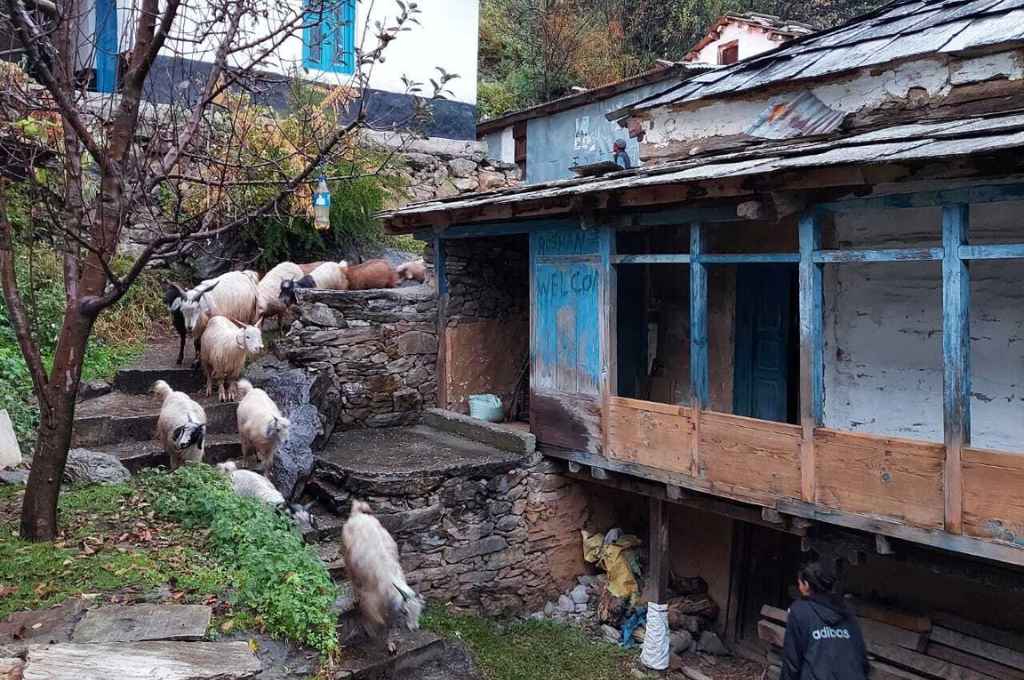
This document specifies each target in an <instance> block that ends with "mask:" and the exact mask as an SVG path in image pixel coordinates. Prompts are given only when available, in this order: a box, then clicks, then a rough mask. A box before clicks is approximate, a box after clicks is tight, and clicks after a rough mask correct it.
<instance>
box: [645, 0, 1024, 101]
mask: <svg viewBox="0 0 1024 680" xmlns="http://www.w3.org/2000/svg"><path fill="white" fill-rule="evenodd" d="M1002 43H1006V44H1009V45H1013V44H1014V43H1020V45H1024V0H908V1H906V2H897V3H894V4H890V5H886V6H885V7H883V8H881V9H879V10H876V11H875V12H872V13H869V14H866V15H864V16H862V17H860V18H858V19H855V20H853V21H851V22H849V23H847V24H845V25H843V26H839V27H837V28H834V29H832V30H829V31H824V32H821V33H816V34H814V35H809V36H806V37H802V38H798V39H796V40H793V41H791V42H788V43H786V44H784V45H783V46H782V47H780V48H778V49H776V50H772V51H771V52H766V53H765V54H762V55H758V56H756V57H753V58H751V59H744V60H743V61H740V62H737V63H736V64H734V65H732V66H729V67H726V68H722V69H719V70H718V71H715V72H714V73H713V74H704V75H705V76H710V77H708V78H704V77H698V78H694V79H693V80H691V81H690V82H689V83H687V86H686V87H682V88H674V89H672V90H668V91H665V92H662V93H660V94H658V95H655V96H653V97H649V98H648V99H646V100H643V101H640V102H638V103H637V104H636V105H635V106H634V108H633V110H635V111H642V110H649V109H652V108H657V107H660V106H665V105H669V104H677V103H683V102H691V101H696V100H699V99H704V98H708V97H715V96H721V95H725V94H736V93H739V92H745V91H749V90H753V89H755V88H759V87H765V86H768V85H771V84H774V83H778V82H781V81H784V80H790V79H810V78H818V77H821V76H826V75H834V74H836V73H841V72H844V71H850V70H853V69H857V68H862V67H865V66H873V65H878V64H885V63H889V62H891V61H894V60H896V59H903V58H907V57H913V56H916V55H923V54H933V53H949V52H964V51H968V50H972V49H976V48H980V47H985V46H986V45H995V44H1002Z"/></svg>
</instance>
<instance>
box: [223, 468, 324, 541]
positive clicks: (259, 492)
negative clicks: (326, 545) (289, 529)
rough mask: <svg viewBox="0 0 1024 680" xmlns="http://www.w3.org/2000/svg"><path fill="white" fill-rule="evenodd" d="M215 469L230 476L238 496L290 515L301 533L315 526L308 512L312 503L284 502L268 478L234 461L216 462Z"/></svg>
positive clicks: (315, 523)
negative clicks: (242, 468) (243, 467)
mask: <svg viewBox="0 0 1024 680" xmlns="http://www.w3.org/2000/svg"><path fill="white" fill-rule="evenodd" d="M217 469H218V470H220V471H221V472H222V473H224V474H225V475H227V476H228V477H230V478H231V488H232V489H234V492H235V494H237V495H238V496H241V497H243V498H255V499H256V500H258V501H260V502H261V503H266V504H267V505H270V506H272V507H274V508H277V509H278V510H280V511H281V512H283V513H284V514H286V515H287V516H288V517H290V518H291V519H292V521H294V522H295V524H297V525H298V527H299V530H300V531H302V532H303V533H305V532H306V531H308V530H310V529H316V528H317V522H316V517H315V516H314V515H313V514H312V513H311V512H310V508H311V507H312V506H313V504H312V503H308V504H306V505H302V504H301V503H291V504H288V503H286V501H285V499H284V496H282V495H281V492H280V491H278V490H277V487H275V486H274V485H273V483H272V482H271V481H270V480H269V479H267V478H266V477H264V476H263V475H261V474H260V473H258V472H253V471H252V470H239V469H238V465H237V464H236V463H235V462H234V461H231V460H229V461H226V462H224V463H218V464H217Z"/></svg>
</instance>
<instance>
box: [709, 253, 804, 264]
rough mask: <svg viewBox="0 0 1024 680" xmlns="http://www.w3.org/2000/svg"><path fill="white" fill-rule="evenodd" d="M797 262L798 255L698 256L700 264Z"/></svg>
mask: <svg viewBox="0 0 1024 680" xmlns="http://www.w3.org/2000/svg"><path fill="white" fill-rule="evenodd" d="M799 261H800V253H708V254H702V255H701V256H700V262H701V263H702V264H772V263H777V262H782V263H786V262H788V263H797V262H799Z"/></svg>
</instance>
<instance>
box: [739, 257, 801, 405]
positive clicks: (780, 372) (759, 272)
mask: <svg viewBox="0 0 1024 680" xmlns="http://www.w3.org/2000/svg"><path fill="white" fill-rule="evenodd" d="M793 275H794V271H793V267H792V266H787V265H771V264H764V265H761V264H759V265H741V266H739V267H737V269H736V361H735V372H734V374H733V375H734V381H733V412H734V413H736V414H737V415H741V416H750V417H752V418H761V419H763V420H774V421H777V422H786V421H787V420H789V419H790V416H791V415H792V411H793V409H792V408H791V406H792V405H793V404H791V401H792V400H791V394H792V390H791V387H792V385H791V381H790V375H791V372H792V368H793V355H792V348H793V345H792V340H791V335H792V330H793V319H792V293H793Z"/></svg>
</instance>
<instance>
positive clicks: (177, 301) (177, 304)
mask: <svg viewBox="0 0 1024 680" xmlns="http://www.w3.org/2000/svg"><path fill="white" fill-rule="evenodd" d="M181 301H182V298H180V297H178V298H174V302H172V303H171V311H172V312H176V311H178V310H179V309H181Z"/></svg>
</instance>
